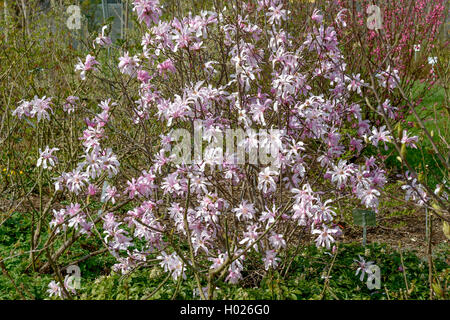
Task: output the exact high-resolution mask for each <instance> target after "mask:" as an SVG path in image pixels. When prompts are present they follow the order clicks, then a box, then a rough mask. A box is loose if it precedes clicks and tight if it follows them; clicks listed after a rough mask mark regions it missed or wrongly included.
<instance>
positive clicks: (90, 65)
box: [75, 54, 100, 80]
mask: <svg viewBox="0 0 450 320" xmlns="http://www.w3.org/2000/svg"><path fill="white" fill-rule="evenodd" d="M78 61H79V62H78V63H77V64H76V65H75V71H80V77H81V80H86V72H88V71H90V70H97V68H96V67H94V66H95V65H97V64H100V63H99V62H98V61H97V60H95V57H94V56H91V55H90V54H88V55H87V56H86V60H85V62H84V63H83V62H82V61H81V59H80V58H78Z"/></svg>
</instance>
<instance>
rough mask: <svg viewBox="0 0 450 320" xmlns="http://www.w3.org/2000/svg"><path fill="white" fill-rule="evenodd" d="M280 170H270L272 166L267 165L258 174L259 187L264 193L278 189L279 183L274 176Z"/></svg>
mask: <svg viewBox="0 0 450 320" xmlns="http://www.w3.org/2000/svg"><path fill="white" fill-rule="evenodd" d="M277 175H278V172H276V171H272V170H270V167H266V168H265V169H264V170H263V171H261V172H260V173H259V175H258V189H259V190H262V191H263V192H264V193H268V192H273V191H275V190H276V189H277V184H276V183H275V179H274V177H273V176H277Z"/></svg>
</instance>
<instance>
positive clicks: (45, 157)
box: [36, 146, 59, 170]
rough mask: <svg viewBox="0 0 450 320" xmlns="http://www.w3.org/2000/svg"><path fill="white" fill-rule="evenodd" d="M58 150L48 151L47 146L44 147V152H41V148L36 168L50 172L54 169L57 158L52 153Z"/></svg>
mask: <svg viewBox="0 0 450 320" xmlns="http://www.w3.org/2000/svg"><path fill="white" fill-rule="evenodd" d="M58 150H59V149H58V148H51V149H50V148H49V147H48V146H46V147H45V150H44V151H42V150H41V148H39V153H40V156H39V159H38V161H37V164H36V166H37V167H40V166H42V168H43V169H47V168H49V169H50V170H51V168H52V167H54V166H55V164H56V163H58V158H57V157H56V156H55V155H53V154H52V153H53V152H55V151H58ZM47 162H48V164H47Z"/></svg>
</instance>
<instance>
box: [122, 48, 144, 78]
mask: <svg viewBox="0 0 450 320" xmlns="http://www.w3.org/2000/svg"><path fill="white" fill-rule="evenodd" d="M139 62H140V60H139V58H138V57H137V56H133V57H130V56H129V55H128V52H126V53H125V54H124V55H123V57H120V58H119V69H120V72H122V73H124V74H128V75H130V76H131V75H133V74H134V73H135V72H136V70H137V68H138V67H139Z"/></svg>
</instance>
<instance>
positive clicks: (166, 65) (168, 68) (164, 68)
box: [157, 59, 177, 76]
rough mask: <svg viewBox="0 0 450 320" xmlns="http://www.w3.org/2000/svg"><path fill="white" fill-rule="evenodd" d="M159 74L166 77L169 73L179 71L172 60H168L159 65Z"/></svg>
mask: <svg viewBox="0 0 450 320" xmlns="http://www.w3.org/2000/svg"><path fill="white" fill-rule="evenodd" d="M157 68H158V72H159V74H160V75H161V76H162V75H164V76H165V75H166V73H167V72H172V73H175V72H176V71H177V69H175V66H174V65H173V62H172V60H170V59H167V60H165V61H164V62H161V63H160V64H158V67H157Z"/></svg>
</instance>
